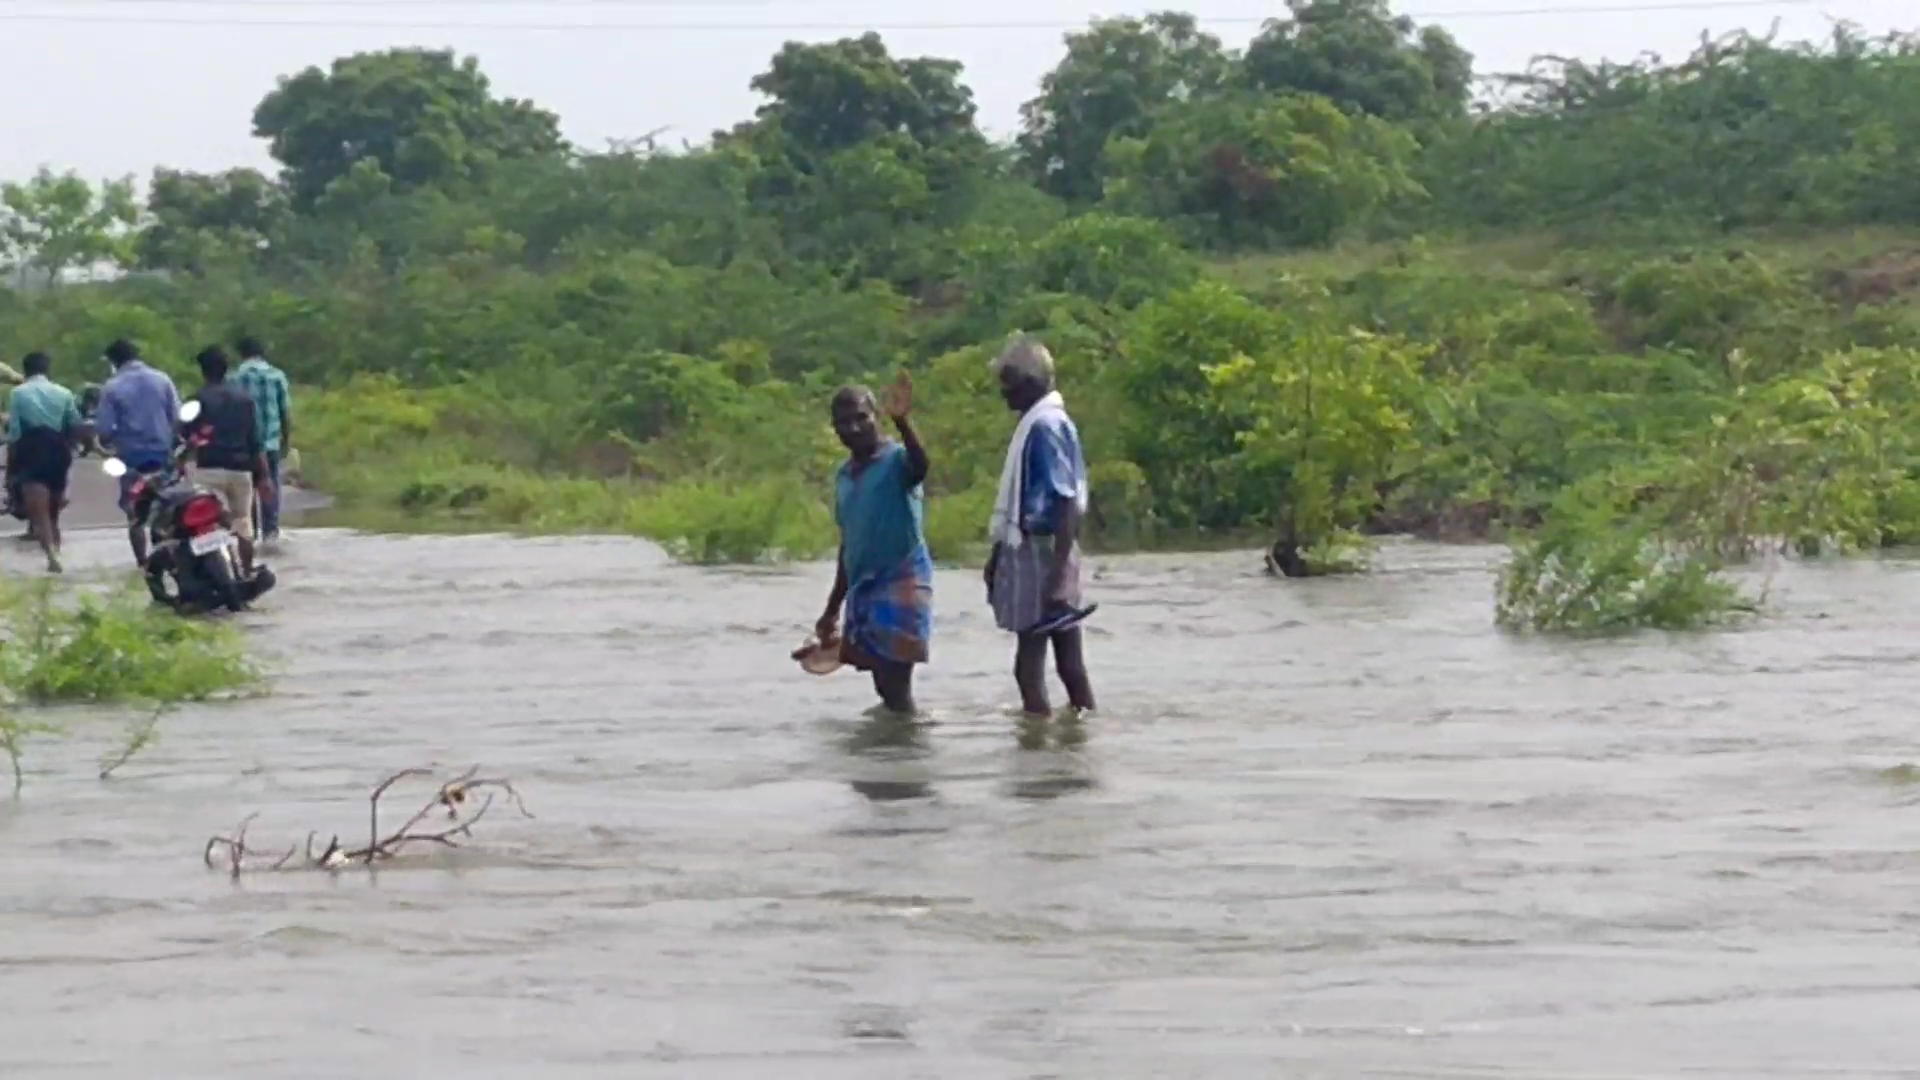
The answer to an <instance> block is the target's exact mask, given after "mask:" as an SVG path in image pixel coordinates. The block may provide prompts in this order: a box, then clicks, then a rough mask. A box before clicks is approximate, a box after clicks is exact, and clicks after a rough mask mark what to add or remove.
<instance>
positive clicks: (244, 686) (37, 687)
mask: <svg viewBox="0 0 1920 1080" xmlns="http://www.w3.org/2000/svg"><path fill="white" fill-rule="evenodd" d="M67 599H68V598H67V597H65V596H62V595H59V594H57V593H56V591H55V588H54V584H53V583H52V582H50V581H38V582H34V583H32V584H25V585H22V584H12V583H0V624H3V625H4V632H5V640H4V642H3V643H0V695H4V698H5V705H4V711H3V712H0V749H4V750H5V752H6V754H7V756H8V758H9V760H10V762H11V764H12V767H13V773H14V789H15V791H16V792H17V791H18V790H19V787H20V784H21V781H22V774H21V765H20V750H21V743H22V741H23V740H24V739H25V738H27V737H28V736H31V735H43V734H53V733H56V732H58V730H59V725H58V724H57V723H55V722H54V721H52V720H50V719H47V718H46V717H45V714H44V713H42V712H37V711H36V712H33V713H29V712H28V710H37V709H40V708H43V707H45V706H49V705H57V704H63V703H81V702H87V703H102V704H104V703H112V704H135V703H137V704H140V705H143V706H146V707H148V708H150V710H151V713H150V715H149V716H148V717H146V718H144V719H143V720H142V721H141V722H139V723H136V724H134V725H133V727H132V728H131V729H130V731H129V734H128V740H127V743H126V744H125V745H124V746H123V747H122V748H121V750H120V752H119V753H118V754H117V755H116V757H115V758H112V759H109V760H108V761H107V762H104V763H103V764H102V775H103V777H104V776H105V775H107V774H110V773H111V772H112V771H113V770H114V769H115V768H118V767H119V766H120V765H122V764H124V763H125V762H126V760H127V759H129V758H131V757H132V756H133V754H134V753H137V752H138V751H139V750H140V749H142V748H143V747H145V746H146V745H147V744H148V743H150V742H151V741H152V739H153V737H154V732H155V727H156V725H157V723H158V721H159V718H160V717H161V715H163V714H164V712H165V711H166V710H167V709H169V708H171V707H172V706H174V705H178V704H180V703H183V702H188V701H205V700H207V699H209V698H211V697H214V696H215V695H218V694H221V693H226V692H230V691H235V690H248V689H253V688H255V687H257V686H258V685H259V684H260V683H261V681H262V678H263V676H262V673H261V672H260V670H259V669H258V668H257V667H256V666H255V664H254V663H253V661H252V660H250V659H249V658H248V657H247V655H246V652H245V649H244V644H243V642H242V639H241V638H240V636H239V635H238V634H237V633H236V632H235V631H234V630H233V628H232V627H230V626H226V625H222V624H217V623H211V622H206V621H200V620H189V619H182V618H180V617H178V616H177V615H174V614H173V613H171V612H166V611H161V610H158V609H155V608H153V607H151V606H150V604H149V602H148V600H147V598H146V596H145V593H144V592H142V591H140V590H137V589H133V588H126V589H122V590H119V591H117V592H114V593H110V594H108V595H106V596H104V597H102V596H99V595H94V594H88V593H81V594H79V595H78V596H76V597H73V598H72V602H71V603H68V602H66V601H67Z"/></svg>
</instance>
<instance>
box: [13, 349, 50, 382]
mask: <svg viewBox="0 0 1920 1080" xmlns="http://www.w3.org/2000/svg"><path fill="white" fill-rule="evenodd" d="M20 370H21V371H23V372H25V373H26V375H27V377H28V378H32V377H34V376H35V375H45V374H46V373H47V372H49V371H52V370H53V357H51V356H48V355H47V354H46V353H43V352H30V353H28V354H27V358H26V359H25V360H22V361H20Z"/></svg>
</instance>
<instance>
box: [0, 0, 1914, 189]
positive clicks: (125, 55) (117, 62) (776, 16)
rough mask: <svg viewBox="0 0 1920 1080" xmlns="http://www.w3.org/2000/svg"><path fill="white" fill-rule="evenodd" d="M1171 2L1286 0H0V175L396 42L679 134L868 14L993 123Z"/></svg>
mask: <svg viewBox="0 0 1920 1080" xmlns="http://www.w3.org/2000/svg"><path fill="white" fill-rule="evenodd" d="M1161 7H1171V8H1174V9H1176V10H1183V11H1189V12H1192V13H1194V14H1196V15H1198V16H1199V17H1200V19H1201V22H1202V24H1203V25H1204V26H1205V27H1206V28H1207V29H1208V30H1209V31H1211V32H1213V33H1216V34H1218V35H1219V36H1220V37H1222V38H1223V39H1225V40H1226V41H1227V43H1228V44H1229V45H1233V46H1239V45H1244V44H1245V43H1246V41H1247V39H1249V38H1250V37H1251V36H1252V35H1253V34H1254V33H1255V32H1256V31H1257V30H1258V23H1259V21H1260V20H1261V19H1263V18H1267V17H1271V16H1272V15H1274V14H1277V13H1280V12H1283V11H1284V5H1283V4H1281V3H1277V2H1274V3H1266V4H1261V3H1257V2H1255V0H1191V2H1189V3H1186V4H1171V3H1170V4H1165V5H1153V6H1151V7H1136V6H1119V7H1112V6H1105V5H1100V4H1096V3H1090V2H1088V0H971V2H969V3H964V4H962V3H952V4H938V3H930V2H927V0H921V2H918V3H912V4H903V3H897V2H896V3H892V4H887V3H878V2H875V0H781V2H775V0H689V2H679V0H546V2H545V3H521V2H515V0H233V2H230V3H214V2H211V0H183V2H174V0H0V72H4V73H5V75H6V82H7V87H8V93H7V99H8V103H7V105H6V106H5V107H4V108H0V177H4V178H17V177H21V176H24V175H26V174H28V173H31V172H32V170H33V169H34V168H36V167H37V166H39V165H42V164H45V165H50V166H52V167H54V168H56V169H67V168H74V169H78V170H79V171H80V172H81V173H82V174H84V175H86V176H88V177H89V178H93V179H99V178H102V177H106V176H118V175H123V174H126V173H136V174H138V175H139V176H140V177H141V178H143V179H144V178H145V177H146V176H147V175H148V174H149V173H150V172H151V170H152V169H153V167H154V166H155V165H168V166H171V167H175V168H190V169H198V170H215V169H222V168H227V167H230V166H234V165H252V166H256V167H269V166H270V164H271V163H270V162H269V160H268V159H267V156H266V153H265V148H264V146H263V144H261V143H260V142H258V141H257V140H255V139H254V138H253V137H252V135H251V126H252V125H251V117H252V113H253V107H254V105H255V104H256V103H257V102H258V101H259V100H260V98H261V97H262V96H263V95H264V94H266V93H267V92H268V91H269V90H271V89H272V88H273V85H274V80H275V79H276V78H277V77H279V76H281V75H286V74H291V73H293V72H296V71H298V70H300V69H302V68H304V67H306V66H308V65H314V64H317V65H320V66H322V67H324V66H325V65H326V64H327V63H328V62H330V61H331V60H332V59H333V58H335V57H337V56H342V55H345V54H348V53H352V52H357V51H363V50H370V49H380V48H387V47H392V46H403V45H404V46H428V47H436V48H439V47H452V48H455V49H457V50H459V51H460V52H461V53H462V54H467V53H472V54H475V55H477V56H479V57H480V62H481V66H482V69H483V70H484V71H486V72H487V74H488V75H489V76H490V77H491V78H492V80H493V83H494V86H495V89H496V90H497V91H499V92H501V93H503V94H506V95H511V96H519V97H530V98H532V99H534V100H535V101H536V102H538V103H539V104H541V105H543V106H545V107H546V108H548V109H552V110H554V111H555V112H557V113H559V115H560V117H561V120H562V123H563V125H564V128H565V131H566V134H567V135H568V137H570V138H572V139H573V140H575V141H576V142H577V143H580V144H581V145H583V146H585V147H587V148H590V149H599V148H602V147H604V145H605V142H606V140H608V139H610V138H627V137H634V136H638V135H641V134H644V133H646V132H648V131H650V130H653V129H655V128H660V127H666V128H669V129H670V131H669V132H668V134H667V135H666V136H664V138H665V139H667V140H675V141H677V140H679V139H681V138H687V139H691V140H693V141H695V142H699V141H704V140H705V139H706V138H707V137H708V136H709V135H710V134H711V132H712V131H713V130H714V129H716V128H721V127H726V126H728V125H730V124H732V123H733V122H734V121H736V120H739V119H742V118H744V117H747V116H749V115H751V113H752V111H753V109H754V107H755V106H756V105H757V104H758V103H759V102H758V98H757V96H756V95H755V94H753V93H752V92H751V91H750V90H749V89H748V88H747V81H748V80H749V79H751V78H752V77H753V76H754V75H756V74H758V73H759V72H760V71H762V70H764V69H765V67H766V64H767V61H768V59H769V58H770V57H771V56H772V55H773V53H774V52H775V51H776V50H777V49H778V48H779V47H780V45H781V44H782V42H784V41H787V40H792V39H799V40H831V39H833V38H836V37H842V36H847V35H848V34H852V33H857V32H859V31H860V30H863V29H869V28H871V29H876V30H879V31H881V32H882V34H883V35H884V36H885V37H886V39H887V41H888V44H889V46H890V47H891V48H892V50H893V52H894V53H895V55H903V56H915V55H939V56H948V57H952V58H955V59H958V60H960V61H961V62H963V63H964V64H965V65H966V73H965V78H966V81H967V82H968V84H969V85H971V86H972V87H973V90H974V95H975V98H976V100H977V101H978V102H979V105H980V112H981V122H982V125H983V126H984V127H985V128H986V129H987V130H988V131H989V132H990V133H994V134H1001V135H1004V134H1009V133H1011V132H1012V131H1013V130H1014V127H1015V124H1016V123H1017V119H1018V113H1017V110H1018V108H1019V105H1020V103H1021V102H1022V101H1024V100H1026V99H1027V98H1029V97H1031V96H1033V94H1034V91H1035V88H1036V84H1037V82H1038V80H1039V78H1040V76H1041V75H1042V74H1043V73H1044V72H1045V71H1046V70H1047V69H1048V68H1050V67H1052V66H1053V65H1054V64H1055V63H1056V62H1057V61H1058V60H1059V58H1060V56H1061V54H1062V51H1063V46H1062V44H1061V37H1062V35H1063V34H1064V33H1066V32H1067V31H1068V30H1069V29H1071V28H1075V27H1079V26H1084V25H1085V23H1086V21H1087V19H1088V18H1089V17H1091V16H1094V15H1120V14H1134V15H1138V14H1143V13H1145V12H1147V11H1150V10H1156V9H1158V8H1161ZM1596 8H1610V9H1611V10H1595V9H1596ZM1623 8H1634V9H1637V10H1628V11H1623V10H1621V9H1623ZM1582 9H1585V10H1582ZM1397 10H1402V11H1404V12H1405V13H1406V14H1409V15H1412V16H1413V17H1414V18H1416V19H1417V20H1419V21H1421V22H1431V23H1437V24H1439V25H1442V26H1445V27H1446V28H1447V29H1448V30H1450V31H1452V32H1453V34H1454V35H1455V36H1456V37H1457V38H1458V39H1459V40H1460V41H1461V43H1462V44H1463V45H1465V46H1466V48H1467V49H1468V50H1470V51H1471V52H1473V54H1474V55H1475V59H1476V69H1477V70H1479V71H1481V72H1487V71H1509V70H1516V69H1518V68H1521V67H1523V66H1524V65H1525V64H1526V62H1527V60H1528V58H1529V57H1531V56H1533V55H1536V54H1541V53H1557V54H1561V55H1571V56H1578V57H1580V58H1583V59H1588V60H1593V59H1601V58H1607V59H1615V60H1626V59H1630V58H1632V57H1633V56H1634V55H1635V54H1637V53H1640V52H1643V51H1653V52H1657V53H1660V54H1662V55H1664V56H1667V57H1670V58H1677V57H1679V56H1681V55H1684V54H1685V53H1686V52H1688V51H1689V50H1690V49H1691V48H1692V47H1693V46H1694V45H1695V44H1696V43H1697V42H1698V40H1699V35H1700V33H1701V32H1702V31H1703V30H1707V31H1711V32H1713V33H1715V34H1719V33H1724V32H1727V31H1732V30H1738V29H1742V28H1745V29H1748V30H1751V31H1754V32H1757V33H1764V32H1766V30H1767V29H1768V27H1769V25H1770V24H1772V23H1773V22H1774V21H1775V20H1778V22H1779V27H1780V31H1779V33H1780V37H1781V38H1782V39H1783V40H1804V39H1809V38H1813V39H1822V38H1825V37H1826V36H1827V35H1828V34H1829V33H1830V32H1831V27H1832V25H1833V23H1834V22H1836V21H1848V22H1853V23H1857V24H1860V25H1861V26H1863V27H1865V28H1866V29H1868V30H1869V31H1871V32H1876V33H1883V32H1885V31H1888V30H1892V29H1903V30H1911V29H1915V28H1916V27H1920V0H1798V2H1796V0H1777V2H1766V0H1747V2H1739V0H1735V3H1733V4H1732V5H1729V4H1728V0H1718V3H1717V4H1716V3H1713V2H1711V0H1691V2H1682V0H1667V2H1666V3H1661V2H1660V0H1404V3H1403V4H1402V5H1397ZM263 24H264V25H263ZM276 24H277V25H276ZM487 24H493V25H491V26H489V25H487ZM916 24H917V28H916ZM929 24H932V25H929ZM530 26H531V27H532V28H530Z"/></svg>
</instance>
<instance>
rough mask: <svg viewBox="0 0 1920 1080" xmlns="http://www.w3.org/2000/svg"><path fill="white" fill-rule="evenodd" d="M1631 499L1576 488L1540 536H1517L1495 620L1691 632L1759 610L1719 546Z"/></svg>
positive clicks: (1565, 629)
mask: <svg viewBox="0 0 1920 1080" xmlns="http://www.w3.org/2000/svg"><path fill="white" fill-rule="evenodd" d="M1633 499H1634V496H1633V494H1632V492H1631V490H1630V489H1623V488H1618V487H1607V486H1604V485H1591V486H1588V487H1586V488H1584V489H1580V490H1576V491H1573V492H1570V493H1569V496H1568V497H1566V498H1563V499H1561V500H1559V502H1558V503H1557V505H1556V506H1555V507H1554V510H1553V511H1552V512H1551V513H1550V514H1549V515H1548V518H1547V520H1546V522H1545V523H1543V524H1542V526H1541V527H1540V528H1539V529H1537V530H1535V531H1534V532H1532V533H1531V534H1529V535H1525V536H1521V537H1518V538H1516V539H1515V540H1514V541H1513V542H1512V545H1511V546H1512V557H1511V559H1510V560H1509V561H1508V563H1507V566H1506V567H1505V568H1504V569H1503V570H1502V571H1501V574H1500V580H1499V586H1498V592H1497V595H1496V597H1495V600H1494V622H1495V623H1496V624H1497V625H1499V626H1500V627H1502V628H1503V629H1507V630H1514V631H1527V632H1536V633H1568V634H1604V633H1616V632H1621V631H1627V630H1634V629H1658V630H1693V629H1699V628H1702V627H1707V626H1712V625H1716V624H1719V623H1722V622H1725V621H1726V620H1728V619H1730V618H1733V617H1735V616H1738V615H1742V614H1753V613H1754V612H1756V611H1757V610H1758V605H1757V602H1756V601H1754V600H1753V599H1751V598H1749V597H1747V596H1746V595H1745V594H1744V593H1743V592H1742V591H1741V590H1740V588H1739V587H1738V586H1736V585H1735V584H1733V583H1732V582H1730V581H1728V580H1726V578H1725V577H1723V576H1722V574H1721V571H1722V569H1723V568H1724V566H1725V565H1726V557H1725V555H1723V554H1722V551H1721V549H1720V546H1719V545H1718V544H1717V543H1702V542H1700V538H1699V537H1697V536H1691V535H1686V534H1676V533H1675V532H1674V531H1673V530H1672V526H1671V522H1672V520H1673V516H1672V507H1671V506H1670V505H1668V504H1666V503H1664V502H1652V503H1648V504H1646V505H1642V506H1638V507H1636V506H1633V505H1632V502H1633Z"/></svg>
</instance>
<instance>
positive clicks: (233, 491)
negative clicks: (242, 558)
mask: <svg viewBox="0 0 1920 1080" xmlns="http://www.w3.org/2000/svg"><path fill="white" fill-rule="evenodd" d="M193 482H194V483H196V484H199V485H200V486H201V487H203V488H206V489H207V490H208V491H211V492H214V493H215V494H217V495H219V496H220V497H221V498H222V499H225V500H226V502H227V509H228V510H229V511H231V512H232V513H233V531H234V534H235V535H236V536H238V537H240V538H241V539H242V540H252V539H253V474H252V473H250V472H244V471H242V470H240V469H202V468H200V467H198V466H195V467H194V470H193Z"/></svg>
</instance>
